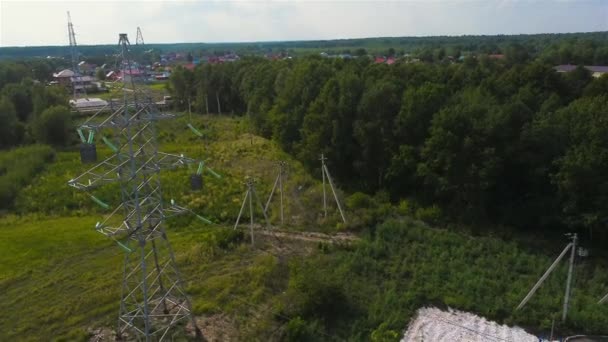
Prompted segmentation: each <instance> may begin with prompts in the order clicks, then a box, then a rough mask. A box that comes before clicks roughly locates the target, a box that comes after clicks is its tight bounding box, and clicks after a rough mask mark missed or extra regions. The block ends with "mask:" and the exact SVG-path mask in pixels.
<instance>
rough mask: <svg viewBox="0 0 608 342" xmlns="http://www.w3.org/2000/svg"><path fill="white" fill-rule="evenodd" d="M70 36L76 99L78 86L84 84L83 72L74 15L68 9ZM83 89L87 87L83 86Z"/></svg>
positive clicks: (84, 90) (73, 84) (73, 86)
mask: <svg viewBox="0 0 608 342" xmlns="http://www.w3.org/2000/svg"><path fill="white" fill-rule="evenodd" d="M68 37H69V40H70V59H71V62H72V71H73V72H74V82H72V91H73V94H74V101H75V100H76V86H77V85H79V84H82V74H81V73H80V66H79V65H78V48H77V44H76V33H75V32H74V25H73V24H72V17H71V16H70V12H69V11H68ZM82 91H83V92H85V96H86V89H85V88H84V87H82Z"/></svg>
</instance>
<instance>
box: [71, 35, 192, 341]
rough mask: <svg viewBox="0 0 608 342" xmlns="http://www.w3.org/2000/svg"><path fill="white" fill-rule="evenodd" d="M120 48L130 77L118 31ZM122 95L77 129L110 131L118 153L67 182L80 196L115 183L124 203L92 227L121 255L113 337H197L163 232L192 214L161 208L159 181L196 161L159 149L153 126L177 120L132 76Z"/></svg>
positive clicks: (124, 44) (124, 71)
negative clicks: (175, 332)
mask: <svg viewBox="0 0 608 342" xmlns="http://www.w3.org/2000/svg"><path fill="white" fill-rule="evenodd" d="M119 46H120V47H121V59H122V62H121V64H120V65H121V68H122V75H123V76H124V75H126V74H132V73H130V72H129V71H130V69H131V66H132V61H131V60H130V59H129V53H128V51H129V46H130V44H129V41H128V38H127V35H126V34H120V39H119ZM122 93H123V103H122V104H120V105H114V104H113V105H112V106H115V107H116V108H113V110H112V111H110V114H107V109H106V110H104V109H102V110H100V112H99V113H98V114H96V115H94V116H93V117H91V118H90V119H89V120H87V121H86V122H85V123H84V124H83V125H82V126H81V127H80V130H88V131H91V132H97V133H98V136H100V135H101V134H102V132H108V131H111V132H112V133H113V134H112V136H113V137H112V138H111V139H106V138H105V137H104V138H103V139H104V141H105V142H106V144H108V146H110V148H111V149H113V150H114V152H115V153H114V154H113V155H112V156H111V157H109V158H107V159H105V160H103V161H101V162H100V163H98V164H97V165H96V166H94V167H93V168H91V169H90V170H88V171H86V172H85V173H83V174H82V175H80V176H79V177H77V178H75V179H72V180H70V181H69V182H68V184H69V185H71V186H73V187H75V188H77V189H80V190H85V191H89V190H92V189H94V188H96V187H99V186H102V185H104V184H107V183H115V182H116V183H118V184H119V185H120V194H121V200H122V204H120V205H119V206H118V207H117V208H116V209H115V210H114V211H113V212H112V213H111V214H110V215H109V216H108V217H107V218H106V219H105V220H104V221H102V222H98V223H97V224H96V226H95V229H96V230H97V231H98V232H100V233H102V234H103V235H105V236H107V237H109V238H111V239H113V240H114V241H116V242H117V243H118V244H119V246H120V247H122V248H123V249H124V250H125V251H126V256H125V262H124V275H123V279H122V299H121V303H120V313H119V319H118V330H117V335H118V336H121V335H123V334H124V333H125V332H126V333H127V334H129V335H130V336H134V337H136V338H137V339H139V340H142V339H143V340H145V341H157V340H158V341H160V340H163V338H165V337H167V338H168V337H169V336H170V331H171V330H172V328H173V327H175V326H176V325H178V324H183V325H185V324H186V323H188V321H191V322H192V324H193V325H194V327H195V329H196V332H197V334H200V331H199V330H198V328H196V323H195V321H194V316H193V314H192V311H191V305H190V302H189V300H188V297H187V295H186V293H185V292H184V287H183V284H182V281H181V278H180V274H179V272H178V269H177V267H176V264H175V258H174V254H173V251H172V249H171V245H170V244H169V240H168V239H167V235H166V233H165V229H164V227H163V226H164V222H165V219H166V218H167V217H170V216H173V215H177V214H181V213H185V212H189V210H188V209H187V208H184V207H180V206H178V205H175V204H174V203H173V201H171V202H172V203H171V205H169V206H167V207H164V206H163V199H162V191H161V183H160V179H159V172H160V171H161V170H162V169H167V168H175V167H178V166H180V165H185V164H188V163H193V162H196V161H195V160H193V159H190V158H186V157H184V156H182V155H173V154H167V153H161V152H159V151H158V145H157V141H156V132H155V123H156V122H157V121H159V120H164V119H171V118H173V117H174V115H172V114H167V113H160V112H159V111H158V110H157V109H156V108H155V106H154V102H153V101H152V100H151V98H150V96H149V95H148V94H147V93H146V92H145V91H144V90H143V89H140V88H138V87H135V82H134V80H133V79H131V81H130V82H127V81H125V80H124V77H123V82H122ZM104 113H105V114H104Z"/></svg>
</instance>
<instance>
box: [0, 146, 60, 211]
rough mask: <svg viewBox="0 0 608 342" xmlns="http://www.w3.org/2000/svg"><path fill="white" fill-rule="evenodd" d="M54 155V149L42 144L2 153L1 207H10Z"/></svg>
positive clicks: (0, 161) (0, 168)
mask: <svg viewBox="0 0 608 342" xmlns="http://www.w3.org/2000/svg"><path fill="white" fill-rule="evenodd" d="M54 155H55V154H54V151H53V149H51V148H50V147H49V146H42V145H32V146H28V147H23V148H18V149H14V150H11V151H8V152H3V153H0V208H2V209H8V208H10V207H11V206H12V205H13V200H14V199H15V196H17V193H18V192H19V190H21V188H22V187H24V186H25V185H27V184H29V183H30V182H31V181H32V180H33V178H34V176H35V175H36V174H37V173H38V172H40V171H41V170H42V169H43V167H44V165H45V164H46V163H48V162H50V161H51V160H52V159H53V157H54Z"/></svg>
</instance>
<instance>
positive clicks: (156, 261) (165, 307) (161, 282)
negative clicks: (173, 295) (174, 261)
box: [152, 240, 169, 315]
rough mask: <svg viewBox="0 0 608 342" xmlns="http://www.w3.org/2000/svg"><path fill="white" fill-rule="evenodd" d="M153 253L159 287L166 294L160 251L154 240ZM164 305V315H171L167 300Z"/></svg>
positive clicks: (163, 301) (163, 300)
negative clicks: (159, 261)
mask: <svg viewBox="0 0 608 342" xmlns="http://www.w3.org/2000/svg"><path fill="white" fill-rule="evenodd" d="M152 253H153V254H154V266H155V267H156V273H157V274H158V285H159V287H160V290H161V291H162V292H165V287H164V286H163V279H162V277H161V275H162V271H161V269H160V266H159V265H158V251H157V250H156V242H154V240H152ZM162 304H163V313H164V314H165V315H166V314H168V313H169V310H167V301H166V300H165V298H163V299H162Z"/></svg>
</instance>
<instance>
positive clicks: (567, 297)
mask: <svg viewBox="0 0 608 342" xmlns="http://www.w3.org/2000/svg"><path fill="white" fill-rule="evenodd" d="M570 237H571V238H572V249H571V250H570V265H569V267H568V280H567V281H566V294H565V295H564V311H563V313H562V322H565V321H566V317H567V316H568V304H570V291H571V283H572V270H573V268H574V257H575V254H576V242H577V240H578V236H577V235H576V233H574V234H570Z"/></svg>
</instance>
